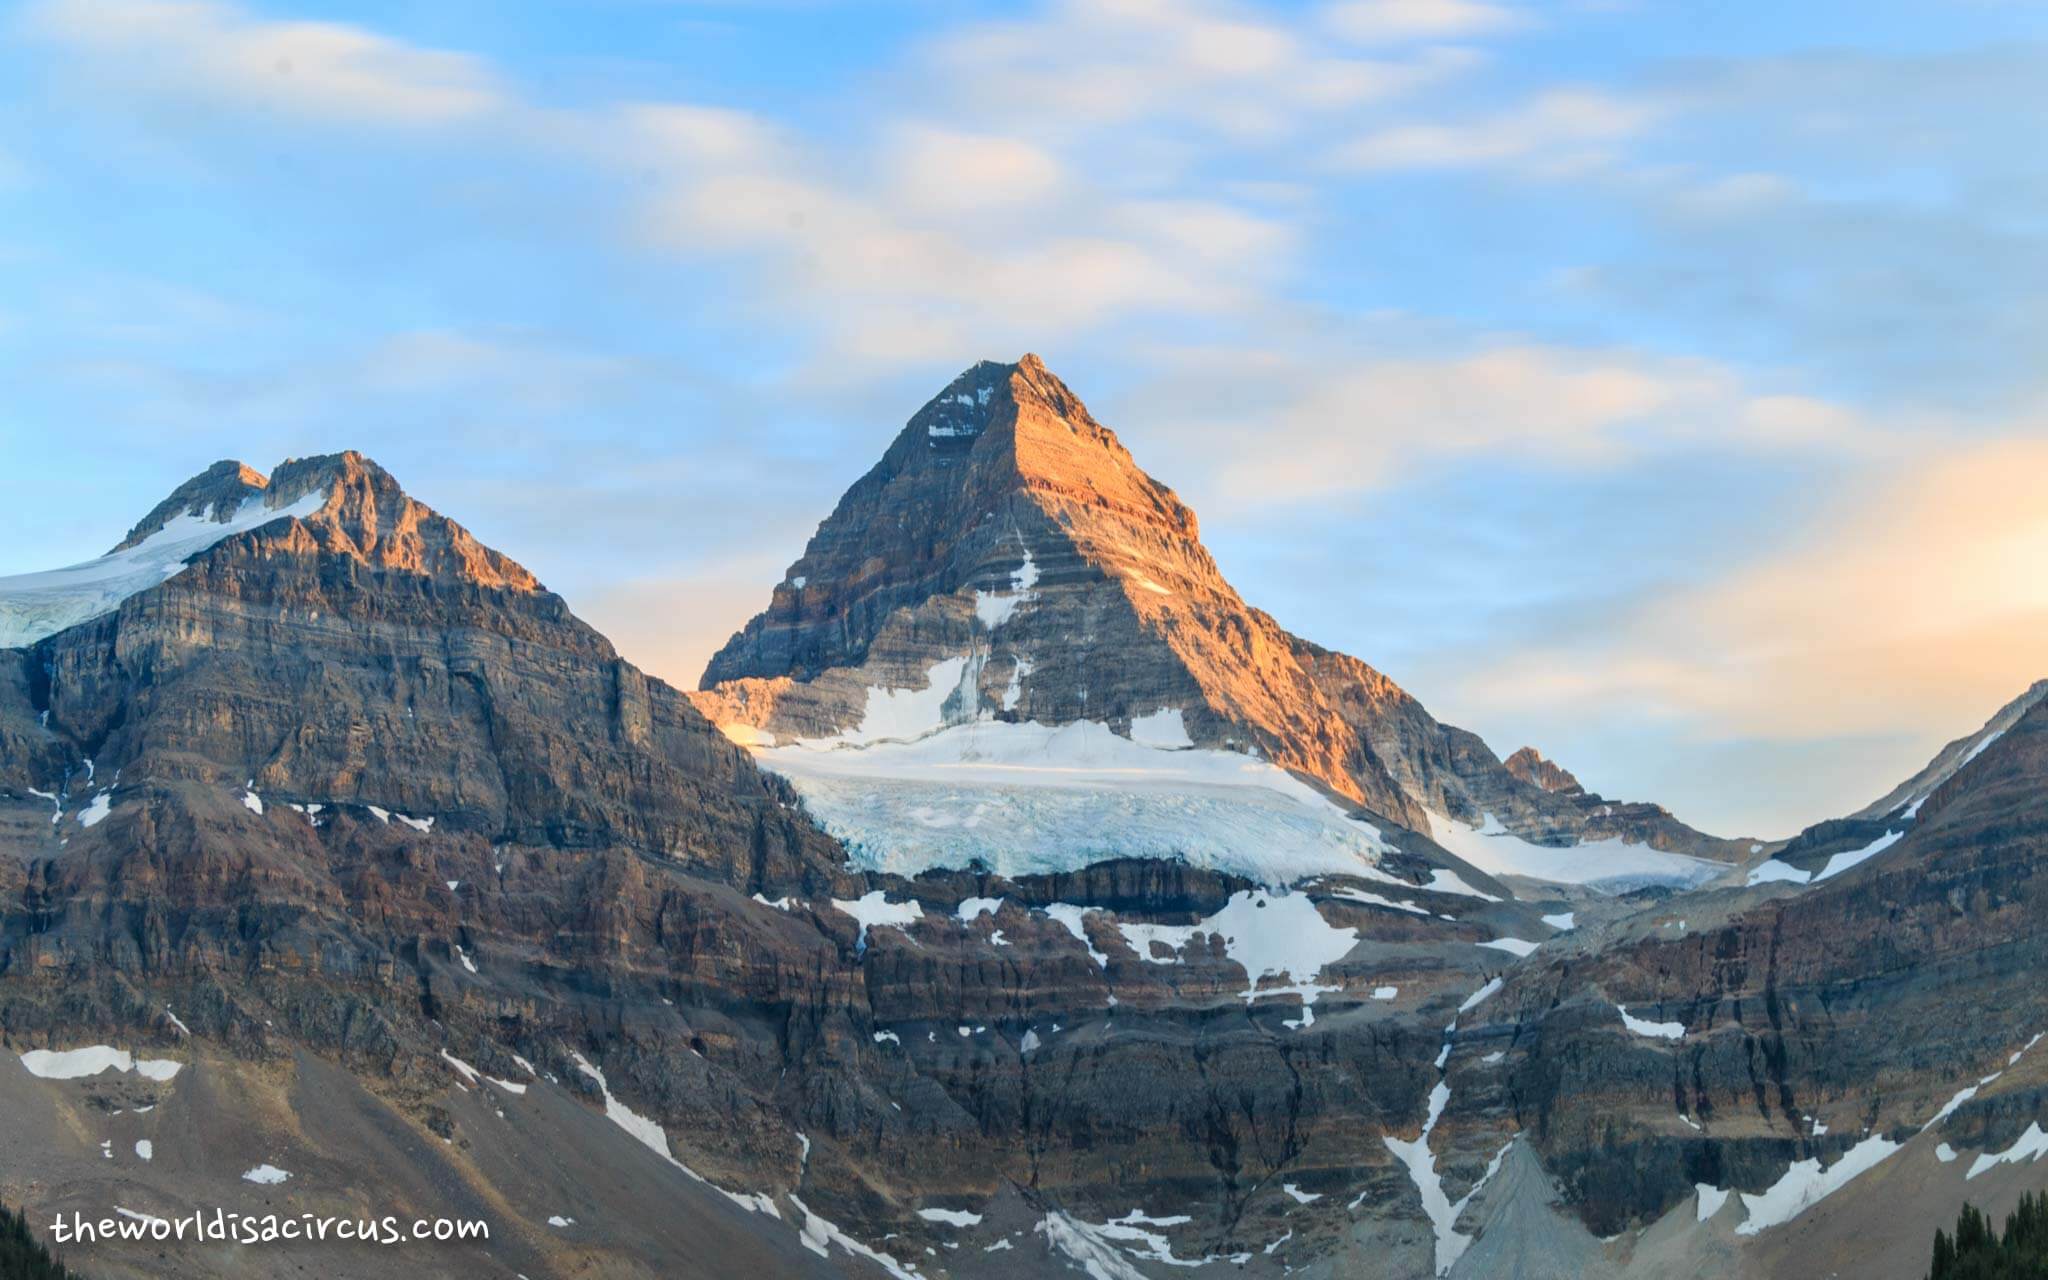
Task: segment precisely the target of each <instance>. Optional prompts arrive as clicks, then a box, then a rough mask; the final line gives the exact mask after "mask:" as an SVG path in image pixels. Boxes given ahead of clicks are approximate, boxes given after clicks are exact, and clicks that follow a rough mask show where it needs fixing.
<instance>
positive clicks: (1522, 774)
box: [1501, 747, 1585, 793]
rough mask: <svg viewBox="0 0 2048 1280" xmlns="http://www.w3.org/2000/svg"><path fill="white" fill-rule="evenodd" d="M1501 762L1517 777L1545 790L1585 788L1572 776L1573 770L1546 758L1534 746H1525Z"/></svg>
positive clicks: (1557, 790) (1568, 790)
mask: <svg viewBox="0 0 2048 1280" xmlns="http://www.w3.org/2000/svg"><path fill="white" fill-rule="evenodd" d="M1501 764H1502V766H1503V767H1504V768H1506V769H1507V771H1508V772H1509V773H1512V774H1514V775H1515V776H1516V777H1517V778H1520V779H1521V780H1522V781H1524V782H1526V783H1529V784H1530V785H1532V786H1538V787H1541V788H1543V789H1544V790H1545V791H1550V792H1567V793H1569V792H1574V791H1584V790H1585V788H1584V787H1582V786H1580V785H1579V780H1578V779H1577V778H1574V777H1573V776H1572V774H1571V770H1569V769H1566V768H1564V767H1563V766H1562V765H1560V764H1558V763H1557V762H1556V761H1554V760H1547V759H1545V758H1544V756H1543V753H1542V752H1540V751H1538V750H1537V749H1536V748H1534V747H1523V748H1522V749H1521V750H1519V751H1517V752H1515V754H1513V755H1511V756H1509V757H1508V758H1507V759H1506V760H1503V761H1502V762H1501Z"/></svg>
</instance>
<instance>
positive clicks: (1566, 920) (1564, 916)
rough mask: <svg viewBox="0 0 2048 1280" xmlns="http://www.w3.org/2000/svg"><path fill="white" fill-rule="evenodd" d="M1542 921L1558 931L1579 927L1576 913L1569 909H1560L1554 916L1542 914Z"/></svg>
mask: <svg viewBox="0 0 2048 1280" xmlns="http://www.w3.org/2000/svg"><path fill="white" fill-rule="evenodd" d="M1543 923H1545V924H1547V925H1549V926H1550V927H1551V928H1553V929H1557V930H1560V931H1562V930H1565V929H1576V928H1578V927H1579V920H1578V915H1577V913H1576V912H1571V911H1560V912H1558V913H1557V914H1556V915H1554V916H1544V917H1543Z"/></svg>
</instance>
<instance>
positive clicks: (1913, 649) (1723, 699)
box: [1461, 415, 2048, 790]
mask: <svg viewBox="0 0 2048 1280" xmlns="http://www.w3.org/2000/svg"><path fill="white" fill-rule="evenodd" d="M2009 426H2010V430H2009V431H2008V432H2006V433H2003V434H2001V435H1999V436H1996V437H1993V438H1990V439H1981V438H1980V439H1978V440H1976V441H1975V442H1974V443H1973V442H1970V441H1968V440H1967V439H1954V438H1948V439H1944V438H1943V437H1942V436H1941V435H1938V434H1930V435H1924V436H1919V437H1917V439H1918V444H1919V446H1920V447H1919V448H1917V449H1915V450H1913V451H1912V452H1911V453H1910V455H1909V456H1910V458H1911V461H1910V463H1909V464H1907V465H1903V466H1890V467H1884V468H1871V469H1867V470H1865V471H1864V472H1863V473H1862V474H1861V475H1860V476H1859V477H1858V478H1857V479H1856V480H1855V481H1853V482H1850V483H1847V484H1844V485H1842V486H1840V487H1839V488H1838V489H1836V490H1835V491H1833V492H1831V493H1827V494H1815V495H1813V503H1812V510H1811V514H1810V515H1809V516H1807V517H1806V518H1805V519H1804V520H1802V521H1801V522H1800V523H1799V524H1797V525H1795V526H1793V527H1791V528H1788V530H1787V532H1786V537H1785V538H1784V540H1783V542H1782V543H1781V545H1779V546H1777V547H1774V548H1773V549H1772V551H1771V553H1770V554H1768V555H1765V556H1761V557H1758V558H1756V559H1754V560H1751V561H1749V562H1747V563H1743V564H1740V565H1737V566H1734V567H1732V568H1730V569H1727V570H1725V571H1722V572H1718V573H1708V574H1706V575H1704V577H1703V579H1702V580H1701V581H1699V582H1696V583H1693V584H1689V585H1685V586H1682V587H1678V588H1675V589H1673V590H1672V591H1670V592H1667V593H1664V594H1662V595H1660V596H1658V597H1656V598H1654V599H1652V600H1650V601H1648V602H1646V603H1645V604H1644V605H1643V606H1641V607H1640V608H1639V609H1637V610H1636V611H1635V612H1634V614H1633V615H1632V616H1630V617H1629V618H1627V619H1625V620H1624V621H1623V622H1622V623H1621V624H1620V625H1619V626H1614V627H1602V628H1600V629H1599V630H1598V631H1597V632H1593V631H1589V632H1587V633H1585V634H1581V635H1577V636H1575V637H1573V638H1571V639H1570V640H1569V641H1566V642H1563V643H1561V644H1559V645H1557V646H1555V647H1551V648H1546V649H1534V650H1527V651H1522V652H1518V653H1515V654H1513V655H1511V656H1510V657H1508V658H1507V659H1506V660H1505V661H1503V662H1501V663H1500V664H1499V665H1497V666H1494V667H1493V668H1492V669H1490V670H1485V671H1483V672H1480V673H1478V674H1476V675H1475V676H1474V677H1473V678H1472V679H1471V680H1469V681H1468V682H1467V685H1466V687H1465V688H1464V689H1463V690H1462V691H1461V696H1464V697H1466V698H1469V699H1472V700H1473V701H1475V702H1478V703H1480V704H1483V705H1489V706H1494V707H1498V708H1501V709H1503V710H1509V711H1526V710H1545V709H1547V710H1552V711H1556V710H1561V709H1567V708H1570V709H1576V710H1577V711H1578V712H1579V713H1581V714H1586V715H1603V714H1629V715H1634V716H1639V717H1642V716H1647V717H1653V718H1661V719H1663V720H1665V721H1667V722H1670V723H1673V724H1675V725H1677V726H1679V727H1681V728H1683V729H1684V730H1685V731H1687V732H1690V733H1693V734H1696V735H1698V736H1703V737H1756V738H1791V739H1824V738H1827V737H1829V736H1831V735H1851V734H1909V735H1917V736H1919V737H1921V738H1923V739H1925V740H1928V741H1942V740H1945V739H1946V738H1949V737H1954V736H1957V735H1958V734H1960V733H1962V732H1964V731H1965V730H1967V729H1968V728H1969V727H1971V726H1970V724H1969V723H1967V722H1966V720H1965V719H1964V718H1963V715H1962V712H1961V711H1959V708H1978V707H1981V708H1984V709H1986V710H1988V709H1989V708H1990V707H1994V706H1996V705H1998V704H1999V703H2001V702H2004V701H2005V700H2007V699H2009V698H2011V697H2012V696H2014V695H2015V694H2017V693H2018V692H2019V691H2020V690H2021V689H2022V688H2024V687H2025V686H2026V685H2027V684H2028V683H2029V682H2031V681H2033V680H2035V679H2038V678H2040V677H2042V676H2044V675H2048V655H2044V651H2043V648H2042V644H2041V637H2042V636H2043V635H2048V576H2044V575H2043V574H2042V573H2041V572H2040V571H2039V570H2040V566H2041V565H2043V564H2048V494H2044V492H2043V490H2042V488H2041V486H2040V484H2039V483H2038V478H2039V477H2040V476H2041V475H2042V474H2044V471H2043V468H2048V418H2044V417H2041V416H2038V415H2037V416H2032V417H2029V418H2025V419H2022V420H2020V421H2016V422H2013V423H2011V424H2009ZM1876 790H1882V787H1881V786H1880V787H1878V788H1876Z"/></svg>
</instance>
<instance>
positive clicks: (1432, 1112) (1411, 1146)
mask: <svg viewBox="0 0 2048 1280" xmlns="http://www.w3.org/2000/svg"><path fill="white" fill-rule="evenodd" d="M1500 988H1501V980H1500V979H1499V978H1493V979H1491V980H1489V981H1488V982H1487V984H1486V985H1485V986H1483V987H1481V988H1479V990H1477V991H1475V992H1473V993H1472V994H1471V995H1469V996H1467V997H1466V998H1465V1002H1464V1003H1463V1004H1461V1005H1459V1006H1458V1012H1459V1013H1460V1014H1463V1013H1465V1012H1466V1011H1467V1010H1470V1009H1473V1008H1475V1007H1477V1006H1478V1005H1479V1004H1480V1003H1481V1002H1483V1001H1484V1000H1485V999H1486V998H1487V997H1488V996H1490V995H1492V994H1493V993H1494V992H1496V991H1498V990H1500ZM1457 1034H1458V1020H1457V1019H1456V1018H1452V1019H1451V1023H1450V1025H1449V1026H1447V1027H1445V1028H1444V1044H1443V1050H1442V1052H1440V1053H1438V1054H1437V1056H1436V1070H1437V1082H1436V1087H1435V1088H1433V1089H1431V1090H1430V1091H1429V1112H1428V1114H1427V1115H1426V1116H1424V1117H1423V1121H1422V1133H1421V1134H1420V1135H1418V1136H1417V1137H1416V1138H1415V1139H1414V1140H1413V1141H1409V1142H1403V1141H1401V1140H1400V1139H1398V1138H1395V1137H1394V1136H1393V1135H1391V1134H1385V1135H1382V1136H1381V1138H1380V1141H1382V1142H1384V1143H1386V1145H1387V1150H1388V1151H1390V1152H1392V1153H1393V1155H1394V1158H1395V1159H1396V1160H1399V1161H1400V1162H1401V1163H1402V1165H1403V1166H1405V1167H1406V1168H1407V1170H1408V1176H1409V1178H1410V1179H1411V1180H1412V1181H1413V1182H1414V1183H1415V1190H1416V1191H1417V1193H1419V1194H1420V1195H1421V1197H1422V1212H1423V1213H1424V1214H1425V1215H1427V1216H1428V1218H1429V1225H1430V1227H1431V1229H1432V1230H1433V1231H1434V1232H1435V1234H1436V1274H1438V1275H1443V1274H1445V1273H1446V1272H1448V1271H1449V1270H1450V1269H1451V1267H1452V1266H1453V1265H1454V1264H1456V1262H1457V1261H1458V1259H1459V1258H1462V1257H1464V1256H1465V1250H1467V1249H1469V1248H1471V1247H1472V1237H1471V1236H1468V1235H1466V1234H1464V1233H1463V1232H1461V1231H1459V1230H1458V1219H1459V1218H1460V1217H1461V1216H1463V1214H1464V1212H1465V1207H1466V1206H1467V1205H1469V1204H1471V1203H1472V1198H1473V1197H1474V1196H1476V1195H1478V1194H1479V1192H1480V1189H1481V1188H1482V1187H1484V1186H1485V1185H1486V1184H1487V1183H1488V1182H1490V1181H1492V1180H1493V1175H1494V1174H1496V1173H1499V1172H1500V1164H1501V1161H1502V1160H1503V1159H1504V1158H1506V1156H1507V1153H1508V1147H1511V1146H1513V1145H1514V1140H1513V1139H1512V1138H1511V1139H1509V1140H1508V1142H1507V1144H1506V1145H1504V1146H1502V1147H1501V1149H1500V1150H1499V1151H1497V1152H1495V1153H1494V1157H1493V1159H1492V1160H1491V1161H1489V1162H1488V1164H1487V1166H1486V1172H1485V1173H1482V1174H1480V1175H1479V1180H1478V1181H1477V1182H1474V1183H1473V1184H1472V1187H1471V1189H1470V1190H1468V1191H1466V1192H1465V1195H1464V1197H1463V1198H1462V1199H1460V1200H1458V1201H1457V1202H1456V1203H1455V1204H1454V1203H1452V1201H1451V1198H1450V1196H1449V1194H1448V1193H1446V1192H1445V1191H1444V1179H1443V1175H1442V1174H1441V1173H1439V1172H1438V1171H1437V1167H1436V1153H1435V1152H1433V1151H1431V1150H1430V1149H1429V1136H1430V1134H1432V1133H1434V1132H1436V1124H1437V1121H1439V1120H1441V1119H1443V1114H1444V1108H1445V1107H1446V1106H1448V1105H1450V1101H1451V1085H1450V1081H1449V1080H1448V1079H1446V1078H1445V1067H1446V1066H1447V1065H1448V1064H1449V1063H1450V1060H1451V1047H1452V1044H1453V1041H1454V1040H1455V1038H1456V1036H1457ZM1364 1198H1365V1195H1364V1193H1363V1192H1361V1193H1360V1195H1359V1199H1358V1200H1353V1201H1352V1202H1351V1207H1352V1208H1354V1209H1355V1208H1357V1207H1358V1205H1359V1203H1360V1201H1362V1200H1363V1199H1364Z"/></svg>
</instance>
